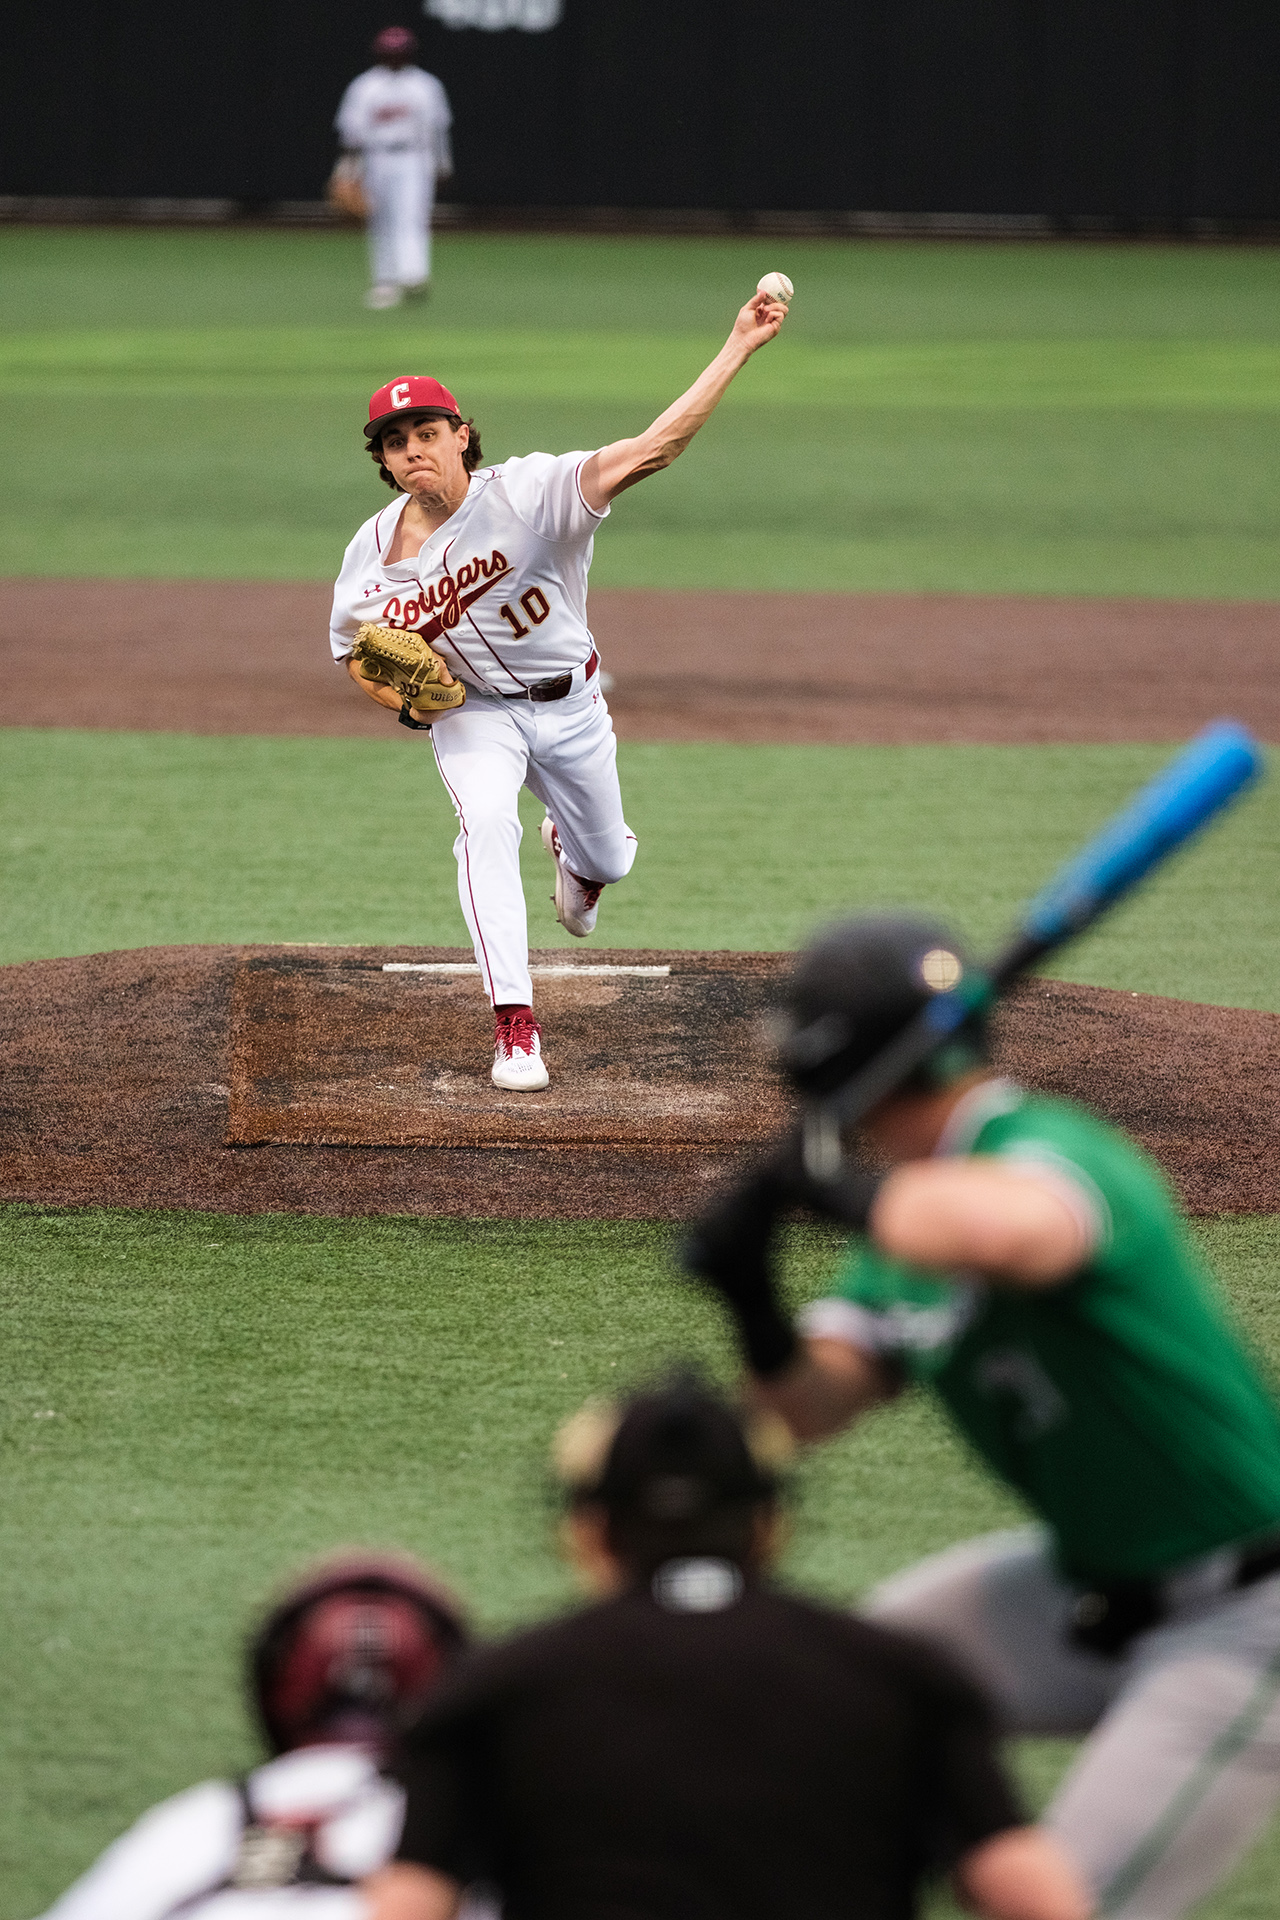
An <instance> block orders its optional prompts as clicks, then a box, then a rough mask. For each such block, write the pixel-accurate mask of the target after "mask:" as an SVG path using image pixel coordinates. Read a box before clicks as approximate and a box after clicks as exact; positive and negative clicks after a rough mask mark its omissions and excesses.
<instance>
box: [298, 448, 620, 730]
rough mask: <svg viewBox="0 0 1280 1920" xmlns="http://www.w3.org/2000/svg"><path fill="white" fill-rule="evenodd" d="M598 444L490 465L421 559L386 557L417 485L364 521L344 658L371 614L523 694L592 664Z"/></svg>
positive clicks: (497, 688) (332, 638)
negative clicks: (587, 486)
mask: <svg viewBox="0 0 1280 1920" xmlns="http://www.w3.org/2000/svg"><path fill="white" fill-rule="evenodd" d="M590 458H591V455H590V454H589V453H561V454H554V455H553V454H549V453H530V454H526V455H525V456H524V458H523V459H519V460H507V461H504V462H503V464H502V465H501V466H500V467H482V468H481V469H480V471H479V472H478V473H475V474H473V475H472V477H471V486H470V488H469V489H468V492H467V497H466V499H465V500H464V501H463V503H462V505H461V506H460V507H459V508H458V511H457V512H456V513H455V514H453V515H452V516H451V517H450V518H449V519H448V520H446V521H445V523H444V525H443V526H442V527H440V528H438V529H437V531H436V532H435V533H433V534H432V536H431V538H430V539H429V540H428V541H427V542H426V543H425V545H424V546H423V548H422V550H421V552H420V553H417V554H415V556H414V558H413V559H412V560H399V561H397V562H396V563H395V565H394V566H387V565H386V564H385V563H384V562H383V559H382V555H383V554H385V553H386V551H387V549H388V548H389V546H390V545H391V541H392V538H393V537H394V534H395V531H396V528H397V526H398V525H399V522H400V516H401V514H402V513H403V512H404V509H405V507H406V505H407V504H408V499H409V496H408V495H407V494H401V495H400V496H399V497H398V498H397V499H395V500H393V501H392V502H391V503H390V504H389V505H388V506H386V507H384V508H383V509H382V511H381V513H376V514H374V516H373V518H372V520H366V521H365V523H364V525H363V526H362V527H361V529H360V531H359V533H357V535H356V537H355V539H354V540H353V541H352V542H351V545H350V546H349V547H348V548H347V551H346V553H345V555H344V556H343V561H342V571H341V573H340V574H339V575H338V580H337V584H336V586H335V587H334V591H333V616H332V619H331V621H330V625H329V642H330V645H331V646H332V648H333V656H334V659H335V660H343V659H345V658H346V656H347V655H348V654H349V653H350V652H351V649H352V647H353V646H354V645H355V637H356V629H357V628H358V627H359V626H360V624H361V622H362V621H365V620H371V621H374V622H375V623H376V624H378V625H380V626H384V627H404V628H411V629H412V630H413V631H415V632H417V633H420V634H421V635H422V637H423V639H424V640H428V641H429V642H430V643H431V645H432V646H433V647H435V648H436V650H437V652H439V653H440V654H442V655H443V657H444V658H445V660H446V661H447V662H448V664H449V667H450V670H451V671H452V672H453V673H455V674H457V676H458V678H459V679H461V680H464V681H466V682H467V683H468V684H469V685H471V686H473V687H477V688H481V689H485V690H487V691H489V692H492V693H521V692H523V691H524V690H525V688H527V687H529V686H530V685H531V684H532V683H533V682H534V681H536V680H546V679H550V678H551V677H552V676H553V675H555V674H560V673H567V672H569V671H570V670H571V669H572V668H574V667H580V666H582V665H583V664H584V663H585V661H586V660H587V659H588V658H589V656H590V654H591V651H592V646H593V641H592V637H591V630H590V628H589V627H588V626H587V569H588V567H589V566H590V565H591V549H592V542H593V539H594V535H595V530H596V528H597V527H598V526H599V524H600V522H601V520H603V519H604V517H605V514H607V513H608V511H609V509H608V508H607V507H606V508H605V509H604V512H603V513H596V512H594V511H593V509H592V508H590V507H589V506H588V505H587V503H586V501H585V500H584V499H583V497H582V488H581V486H580V484H579V480H580V476H581V473H582V468H583V465H584V463H585V462H586V461H588V460H589V459H590Z"/></svg>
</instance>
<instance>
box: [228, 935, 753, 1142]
mask: <svg viewBox="0 0 1280 1920" xmlns="http://www.w3.org/2000/svg"><path fill="white" fill-rule="evenodd" d="M759 959H760V961H767V960H769V959H770V956H767V955H761V956H759ZM781 964H782V960H781V956H779V957H778V958H776V959H774V960H773V962H772V964H769V965H760V964H759V963H758V962H757V963H756V964H754V965H753V964H752V962H751V960H750V959H749V958H748V960H747V961H746V962H745V963H744V961H743V958H742V956H740V955H737V954H710V955H706V956H704V955H701V954H679V955H675V956H672V957H670V958H667V959H663V960H659V961H655V960H653V959H652V958H650V957H649V956H647V955H645V956H639V957H637V958H636V959H634V960H627V959H620V958H614V959H610V960H608V961H606V962H604V963H600V962H593V961H590V960H587V961H577V962H575V961H572V960H570V961H566V960H565V959H564V958H563V956H561V957H558V958H553V957H552V956H551V955H545V956H542V957H541V958H535V959H534V961H533V966H532V972H533V978H534V992H535V994H536V995H537V1000H538V1012H539V1016H540V1018H541V1020H542V1022H543V1024H544V1026H545V1028H546V1031H547V1033H548V1035H550V1036H552V1041H551V1045H550V1048H549V1057H550V1061H551V1067H552V1073H553V1078H552V1082H551V1085H550V1086H549V1087H546V1088H545V1089H544V1090H543V1091H542V1092H541V1093H522V1094H513V1093H503V1092H500V1091H499V1089H498V1088H497V1087H495V1086H494V1085H493V1083H492V1081H491V1080H490V1078H489V1064H490V1057H491V1056H490V1052H489V1049H490V1047H491V1045H492V1037H493V1016H492V1014H491V1013H490V1011H489V1003H488V1001H487V1000H486V998H485V995H484V989H483V987H482V986H481V984H480V969H479V967H477V966H476V965H475V963H474V962H471V963H468V962H466V961H460V960H436V959H432V960H420V961H416V962H412V961H391V962H383V961H378V960H355V961H352V960H346V961H342V960H333V959H328V958H318V957H316V956H314V955H310V954H280V955H268V956H265V957H261V958H255V959H251V960H247V961H245V963H244V965H243V966H242V967H241V968H240V970H239V972H238V973H237V975H236V980H235V986H234V988H233V991H232V999H231V1074H230V1089H231V1091H230V1114H229V1120H228V1127H227V1143H228V1145H230V1146H260V1145H262V1144H264V1143H271V1144H279V1145H291V1144H298V1145H310V1146H339V1147H510V1148H516V1149H519V1150H521V1151H525V1152H527V1151H530V1150H532V1149H536V1148H539V1147H543V1148H555V1149H560V1150H564V1149H566V1148H568V1149H587V1148H590V1149H595V1150H601V1149H604V1148H620V1149H623V1150H626V1149H628V1148H634V1147H655V1148H661V1149H664V1150H666V1151H668V1152H670V1151H673V1150H679V1149H685V1150H689V1149H696V1150H699V1151H702V1152H706V1151H712V1152H715V1151H723V1150H725V1149H729V1148H733V1147H740V1146H745V1145H749V1144H750V1143H751V1142H752V1141H755V1140H761V1139H764V1138H765V1137H766V1136H767V1135H768V1133H769V1132H770V1130H771V1129H772V1128H774V1127H776V1126H777V1124H778V1122H779V1120H780V1119H781V1116H782V1112H783V1108H784V1100H783V1096H782V1092H781V1088H780V1087H779V1086H778V1084H777V1083H776V1080H775V1076H774V1075H773V1073H772V1071H771V1070H770V1067H769V1063H768V1059H767V1057H766V1054H765V1051H764V1048H763V1045H762V1041H763V1035H762V1033H761V1032H760V1024H761V1023H760V1016H761V1014H762V1013H763V1012H764V1009H765V1007H766V1005H767V1004H768V1001H769V999H770V996H771V993H772V990H773V983H774V981H775V979H776V977H777V974H778V972H779V971H780V969H781Z"/></svg>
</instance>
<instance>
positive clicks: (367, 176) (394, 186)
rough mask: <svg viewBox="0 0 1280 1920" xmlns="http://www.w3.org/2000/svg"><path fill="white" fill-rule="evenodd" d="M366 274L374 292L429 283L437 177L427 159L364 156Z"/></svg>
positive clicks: (420, 156) (421, 156) (415, 155)
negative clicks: (372, 282)
mask: <svg viewBox="0 0 1280 1920" xmlns="http://www.w3.org/2000/svg"><path fill="white" fill-rule="evenodd" d="M364 190H365V196H366V198H367V199H368V202H369V224H368V234H369V269H370V272H371V273H372V275H373V279H374V283H375V285H378V286H396V287H420V286H421V285H422V284H423V282H424V281H425V280H428V279H430V277H431V210H432V208H433V206H434V205H435V196H436V176H435V168H434V166H433V165H432V162H431V158H430V156H429V155H428V154H425V153H377V152H373V151H369V152H366V154H365V156H364Z"/></svg>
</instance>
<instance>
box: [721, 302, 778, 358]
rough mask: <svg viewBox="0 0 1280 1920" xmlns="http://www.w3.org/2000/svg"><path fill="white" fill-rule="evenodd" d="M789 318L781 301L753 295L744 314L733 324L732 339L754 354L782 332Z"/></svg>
mask: <svg viewBox="0 0 1280 1920" xmlns="http://www.w3.org/2000/svg"><path fill="white" fill-rule="evenodd" d="M786 317H787V309H786V307H785V305H784V304H783V302H782V301H781V300H773V299H770V297H769V295H768V294H767V293H756V294H753V295H752V296H751V298H750V300H748V302H747V304H746V306H745V307H744V308H743V309H742V312H741V313H740V314H739V315H738V317H737V319H736V320H735V321H734V323H733V332H732V334H731V335H730V338H731V339H733V340H736V341H737V342H738V343H739V345H741V346H743V347H745V348H746V350H747V352H748V353H754V352H755V350H756V348H757V347H765V346H768V344H769V342H770V340H775V339H776V338H777V336H778V334H779V333H780V332H781V330H782V323H783V321H784V320H785V319H786Z"/></svg>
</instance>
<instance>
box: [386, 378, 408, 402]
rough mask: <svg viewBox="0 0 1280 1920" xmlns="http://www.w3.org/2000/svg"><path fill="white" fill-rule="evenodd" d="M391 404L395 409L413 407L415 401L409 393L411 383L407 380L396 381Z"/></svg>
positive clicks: (392, 390)
mask: <svg viewBox="0 0 1280 1920" xmlns="http://www.w3.org/2000/svg"><path fill="white" fill-rule="evenodd" d="M391 404H392V406H393V407H411V406H412V405H413V400H412V398H411V396H410V393H409V382H408V381H407V380H397V381H396V384H395V385H394V387H392V389H391Z"/></svg>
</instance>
